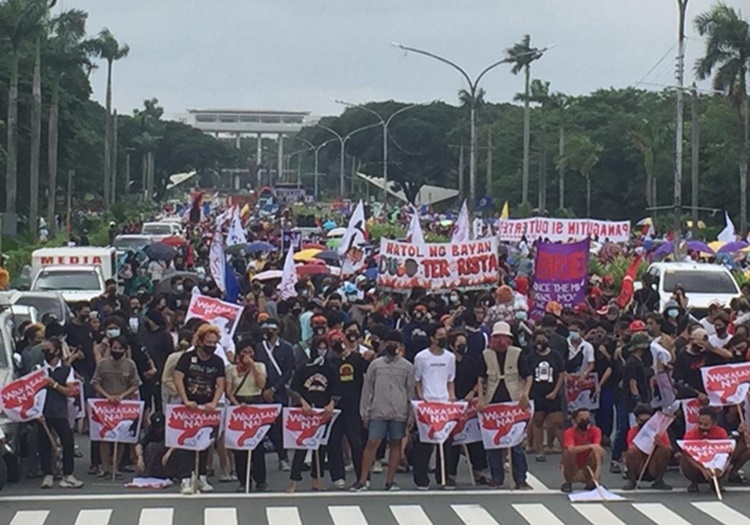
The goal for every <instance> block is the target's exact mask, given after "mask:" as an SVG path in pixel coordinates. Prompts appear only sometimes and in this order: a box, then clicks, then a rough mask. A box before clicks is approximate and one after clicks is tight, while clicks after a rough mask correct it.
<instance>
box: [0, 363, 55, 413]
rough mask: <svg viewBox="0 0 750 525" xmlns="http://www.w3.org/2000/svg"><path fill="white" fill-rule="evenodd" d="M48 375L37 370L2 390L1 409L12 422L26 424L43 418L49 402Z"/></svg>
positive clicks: (0, 391)
mask: <svg viewBox="0 0 750 525" xmlns="http://www.w3.org/2000/svg"><path fill="white" fill-rule="evenodd" d="M46 387H47V373H46V372H45V371H44V370H37V371H36V372H32V373H31V374H28V375H25V376H23V377H22V378H20V379H16V380H15V381H12V382H10V383H8V384H7V385H5V386H4V387H3V389H2V390H0V407H2V410H3V412H5V415H7V416H8V418H10V420H11V421H15V422H16V423H25V422H27V421H33V420H35V419H39V418H40V417H42V412H43V411H44V402H45V401H46V400H47V388H46Z"/></svg>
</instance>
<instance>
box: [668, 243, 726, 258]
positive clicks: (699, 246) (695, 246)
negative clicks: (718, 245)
mask: <svg viewBox="0 0 750 525" xmlns="http://www.w3.org/2000/svg"><path fill="white" fill-rule="evenodd" d="M687 249H688V250H693V251H696V252H704V253H708V254H710V255H713V254H714V253H715V252H714V251H713V250H712V249H711V248H709V247H708V246H707V245H706V243H703V242H700V241H688V242H687ZM673 251H674V243H673V242H671V241H670V242H665V243H664V244H662V245H661V246H659V247H658V248H657V249H656V251H655V252H654V256H655V257H660V256H663V255H668V254H670V253H672V252H673Z"/></svg>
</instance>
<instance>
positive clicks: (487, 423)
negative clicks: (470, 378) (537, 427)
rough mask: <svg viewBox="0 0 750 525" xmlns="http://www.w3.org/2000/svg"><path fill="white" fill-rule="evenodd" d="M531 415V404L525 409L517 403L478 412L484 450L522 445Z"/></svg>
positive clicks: (496, 405)
mask: <svg viewBox="0 0 750 525" xmlns="http://www.w3.org/2000/svg"><path fill="white" fill-rule="evenodd" d="M533 415H534V405H533V403H532V404H530V405H529V407H528V408H525V409H524V408H521V405H520V404H519V403H518V402H512V403H497V404H495V405H488V406H487V407H485V409H484V410H482V411H481V412H479V428H480V429H481V431H482V443H483V444H484V448H485V450H491V449H495V448H510V447H515V446H516V445H519V444H520V443H522V442H523V438H524V436H525V435H526V427H527V426H528V424H529V422H530V421H531V417H532V416H533Z"/></svg>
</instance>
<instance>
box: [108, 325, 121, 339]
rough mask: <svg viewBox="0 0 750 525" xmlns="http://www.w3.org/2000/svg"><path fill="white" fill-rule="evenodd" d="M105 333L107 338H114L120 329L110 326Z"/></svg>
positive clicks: (118, 335)
mask: <svg viewBox="0 0 750 525" xmlns="http://www.w3.org/2000/svg"><path fill="white" fill-rule="evenodd" d="M105 333H106V334H107V337H108V338H109V339H114V338H116V337H120V329H119V328H110V329H109V330H107V331H106V332H105Z"/></svg>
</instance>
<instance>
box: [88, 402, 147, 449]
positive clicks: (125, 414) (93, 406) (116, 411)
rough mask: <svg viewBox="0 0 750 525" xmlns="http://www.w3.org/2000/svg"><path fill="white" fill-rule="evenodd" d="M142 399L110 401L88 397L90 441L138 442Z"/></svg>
mask: <svg viewBox="0 0 750 525" xmlns="http://www.w3.org/2000/svg"><path fill="white" fill-rule="evenodd" d="M142 416H143V401H121V402H120V403H117V404H115V403H110V402H109V401H107V400H106V399H89V423H90V426H89V428H90V432H89V434H90V436H91V440H92V441H108V442H116V443H138V438H139V436H140V434H141V421H142Z"/></svg>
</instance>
